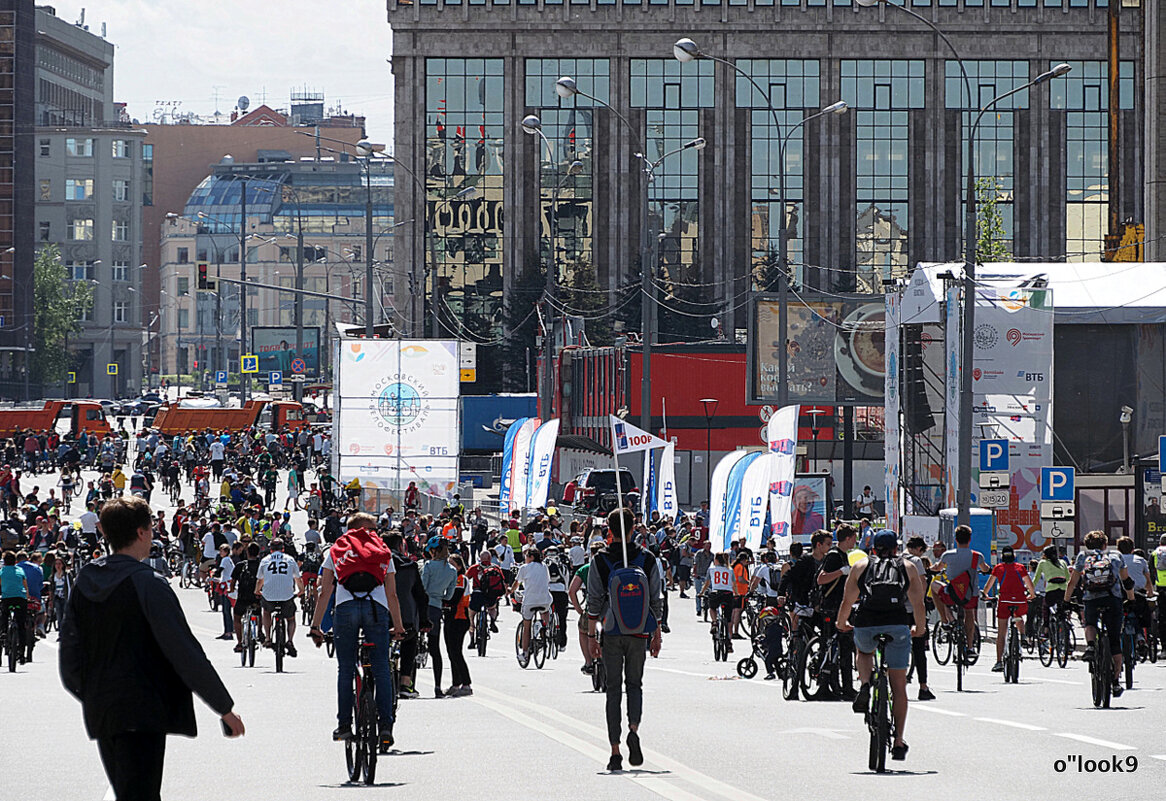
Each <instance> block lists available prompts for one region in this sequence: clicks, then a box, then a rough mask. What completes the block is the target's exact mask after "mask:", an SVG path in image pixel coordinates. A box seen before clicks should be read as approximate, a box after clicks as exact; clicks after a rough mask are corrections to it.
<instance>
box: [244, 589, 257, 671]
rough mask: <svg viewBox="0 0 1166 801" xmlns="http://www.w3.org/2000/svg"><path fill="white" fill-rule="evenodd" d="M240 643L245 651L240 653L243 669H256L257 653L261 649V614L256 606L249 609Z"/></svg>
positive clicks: (253, 605)
mask: <svg viewBox="0 0 1166 801" xmlns="http://www.w3.org/2000/svg"><path fill="white" fill-rule="evenodd" d="M240 643H241V644H242V646H243V650H242V651H240V652H239V659H240V661H241V662H242V664H243V667H255V651H256V649H257V648H258V647H259V612H258V607H257V606H256V605H255V604H252V605H251V606H250V607H248V608H247V611H246V613H245V616H244V617H243V624H242V636H241V638H240Z"/></svg>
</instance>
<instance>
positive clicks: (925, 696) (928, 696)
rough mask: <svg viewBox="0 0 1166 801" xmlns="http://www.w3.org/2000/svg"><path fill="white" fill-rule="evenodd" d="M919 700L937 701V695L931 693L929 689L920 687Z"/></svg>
mask: <svg viewBox="0 0 1166 801" xmlns="http://www.w3.org/2000/svg"><path fill="white" fill-rule="evenodd" d="M919 700H920V701H934V700H935V693H933V692H931V690H929V689H927V688H926V687H920V688H919Z"/></svg>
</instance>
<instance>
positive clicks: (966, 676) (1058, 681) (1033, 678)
mask: <svg viewBox="0 0 1166 801" xmlns="http://www.w3.org/2000/svg"><path fill="white" fill-rule="evenodd" d="M928 672H930V673H943V674H945V675H948V676H954V675H955V671H954V670H951V669H944V668H936V667H931V666H928ZM970 678H971V679H986V678H989V677H988V676H984V675H982V674H979V673H964V680H965V681H967V680H968V679H970ZM1022 680H1023V681H1043V682H1047V683H1049V684H1071V685H1073V686H1074V687H1080V686H1081V685H1082V684H1084V683H1085V682H1082V681H1069V680H1068V679H1046V678H1043V677H1041V676H1027V675H1026V676H1024V678H1023V679H1022Z"/></svg>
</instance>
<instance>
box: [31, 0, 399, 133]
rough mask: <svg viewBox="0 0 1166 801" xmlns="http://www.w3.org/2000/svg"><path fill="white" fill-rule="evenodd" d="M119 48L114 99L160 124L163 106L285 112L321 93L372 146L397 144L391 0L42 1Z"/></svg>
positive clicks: (204, 110)
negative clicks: (354, 117)
mask: <svg viewBox="0 0 1166 801" xmlns="http://www.w3.org/2000/svg"><path fill="white" fill-rule="evenodd" d="M37 4H38V5H51V6H53V7H54V8H56V10H57V16H58V17H60V18H61V19H62V20H64V21H66V22H70V23H74V22H76V21H77V20H78V19H79V18H80V16H81V9H83V8H84V9H85V24H86V25H88V26H89V32H90V33H94V34H97V35H99V36H100V35H101V23H103V22H105V23H107V30H106V39H107V40H108V41H109V42H111V43H112V44H113V45H114V46H115V47H116V50H115V55H114V95H115V97H114V99H115V100H117V101H119V102H124V103H127V104H128V111H129V114H130V116H131V117H133V118H136V119H137V120H139V121H140V122H143V123H145V122H148V121H153V120H154V119H155V116H154V115H155V110H156V109H157V108H158V101H181V104H180V105H179V106H178V110H179V111H193V112H195V113H198V114H211V113H213V112H214V111H215V92H216V90H217V92H218V95H219V101H218V110H219V111H222V112H224V113H230V111H231V110H232V109H234V107H235V103H236V100H237V99H238V98H239V96H241V95H246V96H247V97H249V98H250V99H251V108H252V109H254V108H256V107H257V106H258V105H259V104H260V102H262V101H263V98H264V93H266V102H267V105H269V106H271V107H273V108H287V106H288V103H289V98H290V93H291V91H292V89H293V88H295V89H298V90H303V89H304V88H306V89H307V90H308V91H313V92H323V93H324V96H325V109H326V110H327V109H328V108H329V107H333V106H335V104H336V103H337V102H339V103H340V104H342V106H343V109H344V111H345V112H351V113H354V114H363V115H365V116H366V117H367V118H368V122H367V128H368V136H369V139H370V140H371V141H373V142H378V143H385V144H387V145H390V148H389V149H390V151H391V142H392V131H393V117H392V114H393V83H392V73H391V70H390V66H389V64H388V62H387V61H386V59H387V58H388V57H389V55H390V54H391V47H392V41H391V34H390V31H389V25H388V23H387V22H386V21H385V0H203V2H200V3H186V2H177V1H176V0H161V2H159V0H38V3H37Z"/></svg>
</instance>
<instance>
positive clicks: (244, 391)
mask: <svg viewBox="0 0 1166 801" xmlns="http://www.w3.org/2000/svg"><path fill="white" fill-rule="evenodd" d="M238 180H240V181H242V182H243V191H242V193H241V198H242V202H241V203H240V216H239V280H240V282H241V283H240V284H239V367H240V369H239V397H240V400H241V402H242V403H246V402H247V395H248V394H249V390H250V389H251V374H250V373H244V372H243V370H242V366H243V365H242V361H243V355H244V354H246V353H247V181H248V176H246V175H241V176H239V178H238Z"/></svg>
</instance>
